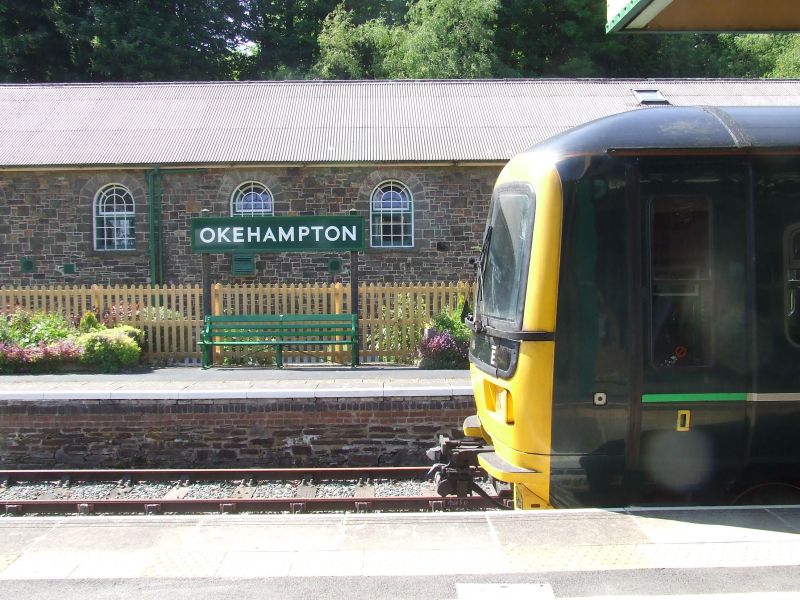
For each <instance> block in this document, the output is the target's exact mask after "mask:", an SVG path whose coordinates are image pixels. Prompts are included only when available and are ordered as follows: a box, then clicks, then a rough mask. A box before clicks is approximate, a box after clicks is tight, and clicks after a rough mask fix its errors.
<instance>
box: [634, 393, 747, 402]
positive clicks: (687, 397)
mask: <svg viewBox="0 0 800 600" xmlns="http://www.w3.org/2000/svg"><path fill="white" fill-rule="evenodd" d="M745 400H747V394H739V393H723V394H644V395H643V396H642V402H643V403H645V404H657V403H660V402H744V401H745Z"/></svg>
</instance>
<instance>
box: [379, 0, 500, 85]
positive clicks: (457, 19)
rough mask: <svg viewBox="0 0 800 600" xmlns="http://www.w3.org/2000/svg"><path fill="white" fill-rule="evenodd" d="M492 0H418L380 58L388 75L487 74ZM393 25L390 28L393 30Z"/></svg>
mask: <svg viewBox="0 0 800 600" xmlns="http://www.w3.org/2000/svg"><path fill="white" fill-rule="evenodd" d="M498 5H499V1H498V0H418V2H416V3H415V4H412V5H410V7H409V9H408V15H407V17H406V22H407V25H406V27H405V30H404V31H396V32H395V31H393V32H392V38H393V40H394V41H395V43H394V44H393V46H392V48H391V49H390V50H389V52H388V54H387V56H386V58H385V66H386V71H387V72H388V73H389V74H390V76H391V77H394V78H413V79H428V78H437V79H462V78H481V77H491V76H492V75H493V70H494V67H495V63H496V57H495V53H494V32H495V25H496V21H497V9H498ZM395 29H396V28H395Z"/></svg>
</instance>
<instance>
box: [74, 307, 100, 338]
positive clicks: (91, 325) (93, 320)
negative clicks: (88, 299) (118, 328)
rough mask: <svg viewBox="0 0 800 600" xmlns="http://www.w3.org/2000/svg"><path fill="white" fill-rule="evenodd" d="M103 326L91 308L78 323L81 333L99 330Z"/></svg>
mask: <svg viewBox="0 0 800 600" xmlns="http://www.w3.org/2000/svg"><path fill="white" fill-rule="evenodd" d="M102 328H103V324H102V323H100V321H98V320H97V315H96V314H94V313H93V312H92V311H90V310H87V311H86V312H85V313H83V316H82V317H81V322H80V323H79V324H78V331H80V332H81V333H89V332H90V331H97V330H98V329H102Z"/></svg>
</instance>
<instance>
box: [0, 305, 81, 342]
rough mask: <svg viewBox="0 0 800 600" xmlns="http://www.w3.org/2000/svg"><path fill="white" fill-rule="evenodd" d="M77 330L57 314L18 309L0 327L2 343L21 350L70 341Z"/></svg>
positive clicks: (0, 340)
mask: <svg viewBox="0 0 800 600" xmlns="http://www.w3.org/2000/svg"><path fill="white" fill-rule="evenodd" d="M74 334H75V329H74V328H73V327H72V325H70V324H69V322H67V320H66V319H65V318H64V317H62V316H61V315H60V314H57V313H44V312H36V313H31V312H29V311H27V310H25V309H22V308H18V309H17V310H16V311H14V313H13V314H12V315H11V316H10V317H9V318H8V319H7V320H5V322H4V323H3V324H2V326H1V327H0V342H4V343H7V344H14V345H16V346H19V347H21V348H32V347H34V346H39V345H40V344H53V343H56V342H59V341H61V340H65V339H68V338H69V337H71V336H72V335H74Z"/></svg>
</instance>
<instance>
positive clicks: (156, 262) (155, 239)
mask: <svg viewBox="0 0 800 600" xmlns="http://www.w3.org/2000/svg"><path fill="white" fill-rule="evenodd" d="M167 172H168V173H174V174H177V175H182V174H190V173H205V172H206V169H169V170H168V171H167ZM163 173H164V171H163V170H162V169H161V165H153V168H152V170H150V171H149V172H148V173H147V195H148V206H149V216H150V285H151V286H156V285H162V284H163V283H164V234H163V231H164V227H163V225H162V223H163V219H162V210H161V208H162V201H161V180H162V177H163Z"/></svg>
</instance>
